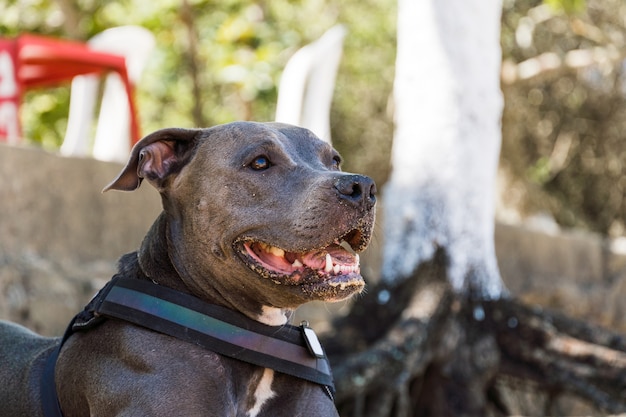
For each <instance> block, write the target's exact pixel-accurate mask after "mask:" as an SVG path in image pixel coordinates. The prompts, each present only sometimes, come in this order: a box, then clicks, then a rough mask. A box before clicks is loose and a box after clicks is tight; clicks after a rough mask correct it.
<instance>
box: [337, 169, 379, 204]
mask: <svg viewBox="0 0 626 417" xmlns="http://www.w3.org/2000/svg"><path fill="white" fill-rule="evenodd" d="M334 185H335V189H336V190H337V191H338V192H339V196H340V197H341V198H342V199H344V200H346V201H348V202H350V203H352V204H354V205H357V206H363V207H364V208H366V209H370V208H372V207H373V206H374V204H376V184H375V183H374V181H373V180H372V179H371V178H369V177H366V176H364V175H342V176H341V177H339V178H337V179H336V180H335V183H334Z"/></svg>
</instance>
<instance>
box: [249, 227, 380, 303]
mask: <svg viewBox="0 0 626 417" xmlns="http://www.w3.org/2000/svg"><path fill="white" fill-rule="evenodd" d="M367 240H368V238H367V237H366V236H364V235H363V233H362V232H361V231H360V230H359V229H355V230H353V231H351V232H349V233H347V234H345V235H344V236H343V237H341V238H337V239H335V240H334V241H333V242H332V243H330V244H328V245H325V246H323V247H321V248H316V249H311V250H304V251H289V250H285V249H282V248H279V247H276V246H272V245H270V244H268V243H265V242H260V241H256V240H244V241H242V242H240V243H239V247H240V253H241V255H242V258H243V259H244V261H245V263H246V264H247V265H248V266H249V267H250V268H252V269H253V270H255V271H256V272H257V273H258V274H259V275H261V276H262V277H263V278H268V279H271V280H272V281H274V282H275V283H276V284H285V285H302V286H304V287H310V289H311V290H314V287H315V291H316V292H320V291H324V290H323V289H322V287H325V288H326V290H325V291H328V292H332V293H334V294H333V296H332V297H330V298H337V299H340V298H344V297H343V296H340V294H339V292H344V291H345V292H346V293H347V292H349V293H350V294H352V293H354V292H355V291H358V290H360V289H361V288H362V287H363V285H364V284H363V278H362V277H361V271H360V259H359V254H358V252H360V251H363V250H364V249H365V247H366V246H367ZM329 295H330V294H329ZM347 295H349V294H345V296H347ZM324 298H325V297H324Z"/></svg>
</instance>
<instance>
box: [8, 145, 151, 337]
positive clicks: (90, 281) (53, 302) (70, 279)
mask: <svg viewBox="0 0 626 417" xmlns="http://www.w3.org/2000/svg"><path fill="white" fill-rule="evenodd" d="M121 168H122V166H121V165H119V164H113V163H105V162H100V161H95V160H93V159H81V158H64V157H59V156H57V155H55V154H50V153H47V152H44V151H41V150H39V149H28V148H21V147H20V148H15V147H9V146H6V145H0V213H1V214H0V318H4V319H10V320H14V321H18V322H21V323H24V324H26V325H28V326H29V327H31V328H33V329H35V330H37V331H40V332H42V333H44V334H60V333H61V332H62V331H63V329H64V328H65V326H66V324H67V322H68V321H69V319H70V318H71V317H72V316H73V315H74V314H75V313H76V312H78V311H79V310H80V309H82V307H83V305H84V303H85V302H86V301H87V300H88V299H89V298H90V297H91V296H92V295H93V293H94V292H95V291H96V290H97V289H98V288H99V287H100V286H101V285H102V283H103V282H106V281H107V280H108V279H109V278H110V277H111V275H112V273H113V272H114V269H115V264H116V260H117V258H118V257H119V256H120V255H121V254H123V253H126V252H130V251H132V250H134V249H135V248H137V247H138V245H139V244H140V242H141V239H142V237H143V235H144V234H145V233H146V231H147V230H148V228H149V227H150V225H151V224H152V222H153V220H154V219H155V218H156V216H157V215H158V213H159V212H160V208H161V206H160V198H159V195H158V193H157V192H156V191H155V190H154V189H153V188H152V187H151V186H149V185H143V186H142V187H140V188H139V190H137V191H134V192H131V193H125V192H118V191H109V192H107V193H104V194H103V193H101V190H102V188H103V187H104V186H105V185H107V184H108V183H109V182H110V181H111V180H112V179H113V178H115V177H116V175H117V174H118V173H119V171H120V170H121Z"/></svg>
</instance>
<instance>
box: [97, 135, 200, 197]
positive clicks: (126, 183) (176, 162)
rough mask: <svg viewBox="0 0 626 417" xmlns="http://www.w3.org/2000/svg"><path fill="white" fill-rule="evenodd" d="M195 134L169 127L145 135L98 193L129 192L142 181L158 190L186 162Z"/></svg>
mask: <svg viewBox="0 0 626 417" xmlns="http://www.w3.org/2000/svg"><path fill="white" fill-rule="evenodd" d="M199 132H200V130H197V129H195V130H192V129H179V128H170V129H162V130H158V131H156V132H154V133H151V134H149V135H148V136H146V137H145V138H143V139H141V140H140V141H139V142H137V144H136V145H135V146H134V147H133V149H132V151H131V153H130V158H129V159H128V163H127V164H126V166H125V167H124V169H123V170H122V172H120V173H119V175H118V176H117V178H115V179H114V180H113V181H112V182H111V183H110V184H109V185H107V186H106V187H104V189H103V190H102V192H105V191H109V190H120V191H133V190H136V189H137V188H139V186H140V185H141V181H142V180H143V179H144V178H145V179H147V180H148V181H149V182H150V183H151V184H152V185H154V186H155V187H156V188H157V189H159V190H160V189H161V188H162V186H163V182H164V181H165V179H166V178H167V177H169V176H170V175H171V174H173V173H176V172H178V171H180V169H181V168H182V167H183V166H184V165H185V164H187V162H189V160H190V159H191V155H192V152H193V149H194V145H195V142H196V141H195V139H196V137H197V135H198V133H199Z"/></svg>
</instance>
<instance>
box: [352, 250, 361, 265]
mask: <svg viewBox="0 0 626 417" xmlns="http://www.w3.org/2000/svg"><path fill="white" fill-rule="evenodd" d="M354 265H355V269H356V268H357V267H358V266H359V265H361V257H360V256H359V254H358V253H355V254H354Z"/></svg>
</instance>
